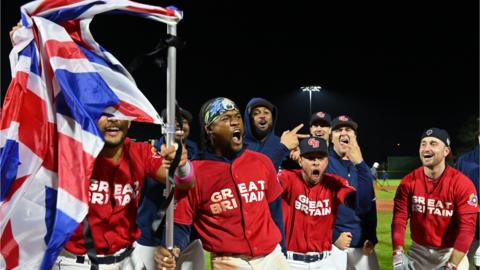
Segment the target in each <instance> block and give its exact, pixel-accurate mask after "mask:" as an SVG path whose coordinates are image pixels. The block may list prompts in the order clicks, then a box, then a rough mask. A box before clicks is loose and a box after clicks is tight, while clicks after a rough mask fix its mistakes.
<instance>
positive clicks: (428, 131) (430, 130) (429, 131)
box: [425, 129, 433, 136]
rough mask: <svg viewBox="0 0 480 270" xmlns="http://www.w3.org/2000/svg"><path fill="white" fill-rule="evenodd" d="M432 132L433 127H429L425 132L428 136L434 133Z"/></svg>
mask: <svg viewBox="0 0 480 270" xmlns="http://www.w3.org/2000/svg"><path fill="white" fill-rule="evenodd" d="M432 133H433V130H432V129H429V130H427V132H425V134H427V135H428V136H430V135H432Z"/></svg>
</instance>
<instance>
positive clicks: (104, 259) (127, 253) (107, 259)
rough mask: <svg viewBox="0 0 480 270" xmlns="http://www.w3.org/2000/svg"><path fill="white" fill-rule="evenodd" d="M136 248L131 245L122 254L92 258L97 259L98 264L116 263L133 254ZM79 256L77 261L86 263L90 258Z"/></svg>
mask: <svg viewBox="0 0 480 270" xmlns="http://www.w3.org/2000/svg"><path fill="white" fill-rule="evenodd" d="M134 249H135V248H134V247H132V246H130V247H128V248H126V249H125V250H124V251H122V252H121V253H120V254H117V255H105V256H101V257H98V256H96V257H95V258H92V261H93V260H95V261H96V262H97V264H114V263H117V262H121V261H122V260H123V259H125V258H126V257H128V256H130V254H132V252H133V250H134ZM75 256H76V258H77V263H82V264H83V263H84V262H85V261H86V260H90V258H89V257H88V256H87V255H75Z"/></svg>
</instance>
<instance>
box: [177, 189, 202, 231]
mask: <svg viewBox="0 0 480 270" xmlns="http://www.w3.org/2000/svg"><path fill="white" fill-rule="evenodd" d="M196 191H197V186H195V187H194V188H193V189H190V190H179V191H177V192H176V193H175V201H176V204H175V212H174V222H175V223H178V224H181V225H191V224H192V223H193V217H194V209H196V205H195V202H196V200H195V195H196Z"/></svg>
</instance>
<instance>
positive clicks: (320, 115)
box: [317, 112, 325, 118]
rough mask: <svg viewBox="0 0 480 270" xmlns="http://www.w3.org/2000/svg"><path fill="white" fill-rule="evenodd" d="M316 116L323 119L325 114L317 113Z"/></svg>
mask: <svg viewBox="0 0 480 270" xmlns="http://www.w3.org/2000/svg"><path fill="white" fill-rule="evenodd" d="M317 116H318V117H320V118H325V113H324V112H318V113H317Z"/></svg>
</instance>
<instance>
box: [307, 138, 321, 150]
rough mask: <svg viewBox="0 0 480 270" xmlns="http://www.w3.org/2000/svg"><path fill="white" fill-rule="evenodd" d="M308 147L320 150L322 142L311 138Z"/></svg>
mask: <svg viewBox="0 0 480 270" xmlns="http://www.w3.org/2000/svg"><path fill="white" fill-rule="evenodd" d="M308 145H310V146H311V147H312V148H318V147H320V142H319V141H318V140H315V139H314V138H310V139H308Z"/></svg>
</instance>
